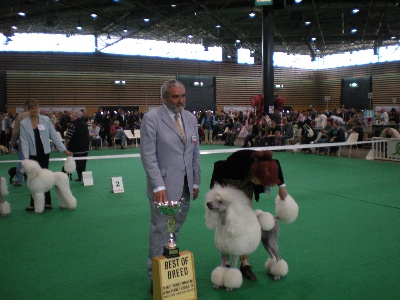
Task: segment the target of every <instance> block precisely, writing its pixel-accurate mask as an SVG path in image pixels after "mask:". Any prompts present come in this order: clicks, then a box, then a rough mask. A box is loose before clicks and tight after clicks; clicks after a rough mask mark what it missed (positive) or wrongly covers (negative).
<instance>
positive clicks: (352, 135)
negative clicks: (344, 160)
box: [346, 132, 359, 157]
mask: <svg viewBox="0 0 400 300" xmlns="http://www.w3.org/2000/svg"><path fill="white" fill-rule="evenodd" d="M357 141H358V132H352V133H350V135H349V137H348V138H347V141H346V142H348V143H355V142H357ZM355 146H356V149H357V156H359V152H358V145H357V144H356V145H355ZM351 148H353V145H349V157H350V155H351Z"/></svg>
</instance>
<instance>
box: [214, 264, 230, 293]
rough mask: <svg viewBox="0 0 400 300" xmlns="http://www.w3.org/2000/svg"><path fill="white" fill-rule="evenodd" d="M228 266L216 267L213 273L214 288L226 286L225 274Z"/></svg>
mask: <svg viewBox="0 0 400 300" xmlns="http://www.w3.org/2000/svg"><path fill="white" fill-rule="evenodd" d="M226 270H227V268H224V267H216V268H215V269H214V270H213V271H212V273H211V283H212V284H213V286H214V288H216V289H218V288H219V287H221V286H224V274H225V271H226Z"/></svg>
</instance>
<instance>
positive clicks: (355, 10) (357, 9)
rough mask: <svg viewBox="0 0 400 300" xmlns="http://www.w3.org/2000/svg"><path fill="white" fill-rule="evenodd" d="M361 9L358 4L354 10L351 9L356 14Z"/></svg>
mask: <svg viewBox="0 0 400 300" xmlns="http://www.w3.org/2000/svg"><path fill="white" fill-rule="evenodd" d="M359 11H360V9H359V8H358V7H357V6H356V7H354V8H353V10H352V11H351V13H352V14H353V15H355V14H357V13H358V12H359Z"/></svg>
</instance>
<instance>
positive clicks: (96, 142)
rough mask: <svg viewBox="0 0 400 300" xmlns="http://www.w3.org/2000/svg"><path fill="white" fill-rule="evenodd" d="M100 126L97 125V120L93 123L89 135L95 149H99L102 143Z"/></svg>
mask: <svg viewBox="0 0 400 300" xmlns="http://www.w3.org/2000/svg"><path fill="white" fill-rule="evenodd" d="M99 133H100V127H99V126H97V123H96V122H93V123H92V126H90V127H89V137H90V142H91V144H92V146H93V147H94V149H95V150H97V149H99V147H100V144H101V137H100V134H99Z"/></svg>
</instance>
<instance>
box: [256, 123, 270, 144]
mask: <svg viewBox="0 0 400 300" xmlns="http://www.w3.org/2000/svg"><path fill="white" fill-rule="evenodd" d="M270 129H271V125H269V124H268V123H267V120H266V119H265V118H262V119H261V122H260V126H259V130H258V135H257V136H256V137H255V139H254V142H255V144H256V146H265V144H266V140H267V138H268V134H269V131H270Z"/></svg>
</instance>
